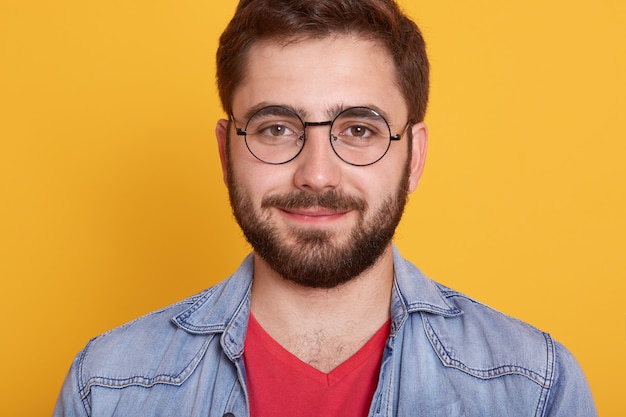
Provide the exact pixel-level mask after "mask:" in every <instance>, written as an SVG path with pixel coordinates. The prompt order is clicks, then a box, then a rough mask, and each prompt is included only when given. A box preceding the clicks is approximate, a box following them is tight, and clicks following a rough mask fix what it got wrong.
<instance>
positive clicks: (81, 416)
mask: <svg viewBox="0 0 626 417" xmlns="http://www.w3.org/2000/svg"><path fill="white" fill-rule="evenodd" d="M79 360H80V355H77V356H76V358H75V359H74V362H73V363H72V366H71V368H70V370H69V372H68V373H67V376H66V377H65V381H64V382H63V386H62V387H61V393H60V394H59V397H58V398H57V403H56V406H55V407H54V413H53V417H88V416H89V414H88V413H87V410H86V408H85V407H86V406H85V404H84V403H83V400H82V399H81V396H80V387H79V379H78V370H79Z"/></svg>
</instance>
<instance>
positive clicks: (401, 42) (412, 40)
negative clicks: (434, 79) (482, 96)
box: [217, 0, 429, 123]
mask: <svg viewBox="0 0 626 417" xmlns="http://www.w3.org/2000/svg"><path fill="white" fill-rule="evenodd" d="M332 35H353V36H357V37H362V38H364V39H368V40H373V41H376V42H379V43H380V44H381V45H382V46H383V47H385V48H386V49H387V51H388V52H389V53H390V55H391V57H392V59H393V62H394V64H395V68H396V70H397V71H396V72H397V80H396V82H397V84H398V87H399V88H400V91H401V92H402V94H403V96H404V99H405V101H406V104H407V107H408V111H409V120H411V121H412V122H414V123H415V122H421V121H422V120H423V119H424V116H425V114H426V106H427V103H428V90H429V64H428V57H427V55H426V46H425V43H424V39H423V37H422V34H421V32H420V30H419V28H418V27H417V25H416V24H415V23H414V22H413V21H412V20H411V19H409V18H408V17H407V16H406V15H405V14H404V13H403V12H402V11H401V10H400V9H399V7H398V5H397V4H396V3H395V2H394V1H393V0H241V1H240V2H239V5H238V6H237V10H236V12H235V15H234V16H233V18H232V20H231V21H230V23H229V24H228V26H227V27H226V29H225V30H224V32H223V33H222V36H221V37H220V44H219V48H218V51H217V86H218V90H219V95H220V99H221V102H222V107H223V108H224V110H225V112H226V113H227V114H231V113H232V112H233V109H232V97H233V92H234V91H235V89H236V87H237V85H238V84H239V83H241V81H242V80H243V78H244V77H245V71H246V61H247V58H248V54H249V51H250V48H251V47H252V46H253V45H254V44H255V43H256V42H259V41H267V40H270V41H275V42H279V43H284V44H288V43H293V42H298V41H302V40H307V39H323V38H326V37H329V36H332Z"/></svg>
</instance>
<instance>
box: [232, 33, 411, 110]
mask: <svg viewBox="0 0 626 417" xmlns="http://www.w3.org/2000/svg"><path fill="white" fill-rule="evenodd" d="M262 105H287V106H290V107H293V108H298V109H303V111H304V112H306V113H307V114H306V115H305V116H307V117H328V113H330V112H332V111H333V109H337V108H340V107H351V106H367V107H372V108H375V109H381V110H384V112H385V113H387V114H392V115H393V114H395V113H402V117H404V116H405V114H406V105H405V103H404V99H403V96H402V94H401V92H400V90H399V88H398V84H397V71H396V69H395V66H394V64H393V60H392V58H391V56H390V53H389V52H388V51H387V49H386V48H384V47H383V46H382V45H381V44H380V43H378V42H376V41H372V40H369V39H363V38H359V37H355V36H349V35H339V36H332V37H327V38H323V39H307V40H299V41H295V42H290V43H279V42H276V41H269V40H268V41H260V42H257V43H256V44H254V45H253V46H252V47H251V49H250V51H249V54H248V58H247V61H246V70H245V76H244V78H243V80H242V82H241V83H240V84H239V86H238V87H237V88H236V89H235V92H234V95H233V110H234V112H235V113H239V114H241V113H242V112H247V111H248V110H249V109H251V108H254V107H257V108H258V107H260V106H262Z"/></svg>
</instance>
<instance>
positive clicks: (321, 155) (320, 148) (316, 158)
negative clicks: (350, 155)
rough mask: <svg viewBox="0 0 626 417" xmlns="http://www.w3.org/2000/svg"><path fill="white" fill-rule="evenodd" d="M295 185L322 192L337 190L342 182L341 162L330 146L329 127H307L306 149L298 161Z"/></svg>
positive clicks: (295, 160)
mask: <svg viewBox="0 0 626 417" xmlns="http://www.w3.org/2000/svg"><path fill="white" fill-rule="evenodd" d="M292 163H294V164H295V165H296V171H295V173H294V183H295V186H296V187H298V188H299V189H304V190H308V191H312V192H322V191H327V190H330V189H334V188H336V187H337V186H338V185H339V183H340V180H341V166H340V164H341V160H340V159H339V158H338V157H337V155H335V153H334V151H333V149H332V146H331V145H330V127H329V126H328V125H309V126H307V127H306V139H305V142H304V148H303V149H302V152H301V153H300V155H298V157H297V158H296V159H294V160H293V161H292Z"/></svg>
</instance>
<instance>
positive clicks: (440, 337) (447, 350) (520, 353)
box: [422, 283, 571, 387]
mask: <svg viewBox="0 0 626 417" xmlns="http://www.w3.org/2000/svg"><path fill="white" fill-rule="evenodd" d="M435 285H436V286H437V287H438V289H439V290H440V292H441V294H442V296H443V297H444V298H445V299H446V300H447V301H448V303H450V304H451V305H453V306H455V307H456V308H457V309H458V310H459V311H461V314H459V315H458V316H456V317H442V316H436V315H432V314H428V315H424V314H423V315H422V318H423V323H424V329H425V331H426V333H427V335H428V338H429V339H430V341H431V344H432V346H433V348H434V349H435V350H436V351H437V354H438V356H439V358H440V359H441V361H442V362H443V363H444V364H445V365H446V366H450V367H455V368H458V369H460V370H462V371H464V372H466V373H469V374H471V375H474V376H476V377H479V378H483V379H490V378H495V377H499V376H502V375H510V374H518V375H522V376H525V377H526V378H528V379H530V380H532V381H534V382H535V383H537V384H539V385H540V386H543V387H549V386H551V385H552V382H553V380H554V378H555V372H556V369H557V367H558V365H559V361H558V360H559V357H567V358H570V357H571V355H570V354H569V352H568V351H567V350H566V349H565V348H564V347H563V346H562V345H561V344H559V343H558V342H556V341H555V340H554V339H553V338H552V336H551V335H550V334H548V333H546V332H544V331H542V330H540V329H538V328H536V327H534V326H532V325H530V324H528V323H525V322H523V321H521V320H518V319H516V318H514V317H511V316H509V315H507V314H504V313H502V312H499V311H497V310H495V309H494V308H492V307H489V306H487V305H485V304H483V303H481V302H479V301H476V300H475V299H473V298H471V297H468V296H467V295H465V294H462V293H460V292H458V291H454V290H451V289H449V288H447V287H445V286H443V285H441V284H437V283H436V284H435Z"/></svg>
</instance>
